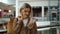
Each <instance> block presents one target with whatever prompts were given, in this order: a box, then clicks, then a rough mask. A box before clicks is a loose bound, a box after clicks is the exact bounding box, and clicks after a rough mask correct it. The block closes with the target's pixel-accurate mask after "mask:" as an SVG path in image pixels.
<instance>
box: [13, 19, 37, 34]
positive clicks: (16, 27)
mask: <svg viewBox="0 0 60 34" xmlns="http://www.w3.org/2000/svg"><path fill="white" fill-rule="evenodd" d="M29 21H30V19H29V20H28V24H29ZM17 22H20V24H18V23H17ZM28 24H27V25H28ZM13 34H37V26H36V23H34V25H33V27H32V28H31V29H29V28H28V27H27V26H26V27H24V26H23V22H22V21H18V19H17V18H15V19H14V23H13Z"/></svg>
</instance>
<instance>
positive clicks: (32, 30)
mask: <svg viewBox="0 0 60 34" xmlns="http://www.w3.org/2000/svg"><path fill="white" fill-rule="evenodd" d="M31 32H32V34H37V25H36V22H35V23H34V25H33V28H32V29H31Z"/></svg>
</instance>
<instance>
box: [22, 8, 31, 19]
mask: <svg viewBox="0 0 60 34" xmlns="http://www.w3.org/2000/svg"><path fill="white" fill-rule="evenodd" d="M30 14H31V10H30V8H24V9H22V10H21V15H22V17H23V18H28V17H29V16H30Z"/></svg>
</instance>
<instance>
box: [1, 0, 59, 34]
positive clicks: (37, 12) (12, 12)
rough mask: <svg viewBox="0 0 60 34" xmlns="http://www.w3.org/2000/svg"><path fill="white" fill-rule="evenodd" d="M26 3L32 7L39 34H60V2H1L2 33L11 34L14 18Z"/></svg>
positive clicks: (34, 0) (13, 0)
mask: <svg viewBox="0 0 60 34" xmlns="http://www.w3.org/2000/svg"><path fill="white" fill-rule="evenodd" d="M24 3H28V4H30V5H31V7H32V14H31V15H32V17H33V18H34V19H36V24H37V32H38V33H37V34H60V27H59V26H60V23H59V22H60V0H0V33H1V34H7V33H9V34H11V33H12V26H13V20H14V18H16V17H18V16H20V13H19V9H20V8H21V6H22V5H23V4H24Z"/></svg>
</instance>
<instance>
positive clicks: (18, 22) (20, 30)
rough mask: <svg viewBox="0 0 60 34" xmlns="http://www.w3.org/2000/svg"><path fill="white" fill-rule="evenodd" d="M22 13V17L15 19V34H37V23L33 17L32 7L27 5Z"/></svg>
mask: <svg viewBox="0 0 60 34" xmlns="http://www.w3.org/2000/svg"><path fill="white" fill-rule="evenodd" d="M20 13H21V16H18V17H17V18H15V19H14V23H13V34H37V26H36V21H35V20H34V19H33V18H32V17H31V6H30V5H29V4H28V3H25V4H24V5H23V6H22V7H21V8H20Z"/></svg>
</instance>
